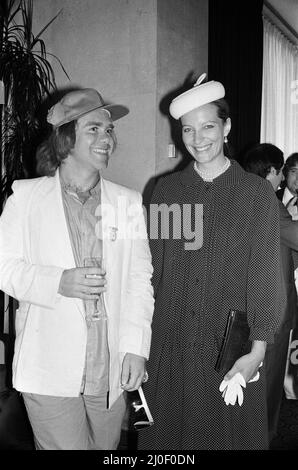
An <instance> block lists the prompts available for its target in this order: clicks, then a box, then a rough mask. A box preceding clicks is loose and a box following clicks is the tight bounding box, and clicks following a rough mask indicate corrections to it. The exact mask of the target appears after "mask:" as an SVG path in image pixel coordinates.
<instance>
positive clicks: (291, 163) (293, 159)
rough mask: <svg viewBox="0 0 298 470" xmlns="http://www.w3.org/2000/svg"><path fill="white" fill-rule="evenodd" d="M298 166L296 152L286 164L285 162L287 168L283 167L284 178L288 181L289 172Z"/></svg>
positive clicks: (297, 154)
mask: <svg viewBox="0 0 298 470" xmlns="http://www.w3.org/2000/svg"><path fill="white" fill-rule="evenodd" d="M296 165H298V153H297V152H295V153H292V154H291V155H290V156H289V157H288V158H287V159H286V162H285V166H284V167H283V170H282V172H283V174H284V177H285V178H286V179H287V176H288V173H289V170H290V169H291V168H293V167H294V166H296Z"/></svg>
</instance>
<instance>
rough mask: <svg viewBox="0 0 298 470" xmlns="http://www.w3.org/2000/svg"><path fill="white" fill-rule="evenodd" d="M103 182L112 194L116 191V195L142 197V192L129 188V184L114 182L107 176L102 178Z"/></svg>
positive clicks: (132, 197)
mask: <svg viewBox="0 0 298 470" xmlns="http://www.w3.org/2000/svg"><path fill="white" fill-rule="evenodd" d="M102 182H103V184H104V186H105V187H106V190H107V191H108V192H109V193H110V194H111V193H114V194H115V195H116V196H125V197H128V198H130V199H139V198H140V197H141V193H140V192H139V191H137V190H135V189H132V188H129V187H128V186H124V185H122V184H119V183H114V182H113V181H110V180H107V179H105V178H103V179H102Z"/></svg>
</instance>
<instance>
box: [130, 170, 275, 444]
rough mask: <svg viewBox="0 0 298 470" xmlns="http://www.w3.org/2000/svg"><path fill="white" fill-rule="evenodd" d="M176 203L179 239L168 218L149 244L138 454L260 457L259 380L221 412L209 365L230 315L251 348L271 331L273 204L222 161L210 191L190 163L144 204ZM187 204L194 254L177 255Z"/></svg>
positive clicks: (262, 404)
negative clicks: (196, 237) (247, 334)
mask: <svg viewBox="0 0 298 470" xmlns="http://www.w3.org/2000/svg"><path fill="white" fill-rule="evenodd" d="M178 202H179V204H180V205H181V208H183V207H184V208H185V207H186V206H185V205H188V206H189V207H192V209H193V210H192V217H191V218H190V217H188V218H187V217H185V220H184V224H185V226H184V230H182V238H177V236H176V235H177V226H176V227H175V224H174V222H173V218H172V222H173V223H172V227H171V230H170V237H169V239H167V240H165V239H164V240H163V239H162V238H161V237H158V238H155V239H153V238H152V237H151V240H150V243H151V251H152V257H153V266H154V277H153V283H154V288H155V294H156V304H155V312H154V316H153V325H152V327H153V331H152V346H151V354H150V358H149V362H148V372H149V378H150V379H149V381H148V382H147V383H146V384H144V392H145V395H146V398H147V400H148V403H149V407H150V409H151V412H152V414H153V418H154V422H155V424H154V425H153V426H152V427H151V428H150V429H148V430H143V431H142V432H140V434H139V449H155V450H158V449H163V450H192V449H197V450H214V449H225V450H229V449H266V448H267V447H268V438H267V417H266V398H265V377H264V372H263V371H262V370H261V374H260V380H259V381H258V382H253V383H250V384H247V387H246V389H245V390H244V403H243V405H242V406H241V407H240V406H239V405H238V404H236V405H235V406H231V405H229V406H227V405H226V404H225V403H224V400H223V398H222V396H221V393H220V392H219V390H218V389H219V385H220V383H221V381H222V379H223V375H222V374H220V373H217V372H216V371H215V370H214V365H215V362H216V357H217V354H218V351H219V347H220V344H221V339H222V336H223V333H224V328H225V324H226V320H227V315H228V312H229V309H230V308H234V309H240V310H243V311H247V316H248V322H249V325H250V329H251V339H252V340H254V339H256V340H263V341H269V342H271V341H272V340H273V335H274V332H275V331H276V330H277V328H278V324H279V316H280V312H281V309H282V308H283V305H284V293H283V291H282V289H281V287H280V286H281V285H282V284H281V282H282V281H281V277H280V276H281V274H280V273H281V269H280V241H279V212H278V202H277V199H276V197H275V194H274V191H273V189H272V188H271V186H270V184H269V183H267V182H266V181H265V180H262V179H261V178H258V177H257V176H255V175H252V174H249V173H246V172H244V171H243V170H242V168H241V167H240V166H239V165H238V163H237V162H235V161H232V165H231V166H230V168H229V169H228V170H227V171H226V172H225V173H224V174H222V175H220V176H219V177H217V178H216V179H215V180H214V181H213V182H209V183H207V182H204V181H203V180H202V179H201V177H200V176H199V175H198V174H197V173H196V172H195V171H194V169H193V164H192V163H191V164H190V165H189V166H188V167H187V168H186V169H185V170H184V171H182V172H179V173H178V172H177V173H174V174H172V175H170V176H168V177H165V178H164V179H162V180H161V181H160V182H159V183H158V185H157V187H156V189H155V192H154V195H153V198H152V203H153V204H162V203H166V204H167V205H171V204H175V203H176V204H177V203H178ZM183 204H184V206H183ZM195 204H203V245H202V247H201V248H200V249H197V250H186V249H185V242H186V241H189V240H186V237H185V234H189V233H191V230H194V227H195V226H196V224H197V228H198V221H197V220H196V216H195V210H194V207H195ZM165 220H166V218H164V221H165ZM154 223H156V221H154V220H151V224H150V227H151V228H152V227H153V226H154ZM187 224H188V226H187ZM159 227H160V230H162V229H163V230H165V227H162V224H161V226H159ZM174 229H175V230H176V232H175V231H174ZM174 234H175V236H174ZM151 235H152V232H151Z"/></svg>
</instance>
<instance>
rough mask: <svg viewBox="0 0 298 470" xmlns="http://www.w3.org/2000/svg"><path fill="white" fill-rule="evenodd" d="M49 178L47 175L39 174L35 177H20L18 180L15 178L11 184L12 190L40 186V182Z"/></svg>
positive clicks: (25, 189)
mask: <svg viewBox="0 0 298 470" xmlns="http://www.w3.org/2000/svg"><path fill="white" fill-rule="evenodd" d="M49 178H52V177H48V176H40V177H37V178H27V179H20V180H15V181H14V182H13V184H12V190H13V191H14V192H16V191H27V190H29V191H31V190H33V189H34V188H35V187H38V186H40V185H41V184H43V183H45V182H46V181H48V179H49Z"/></svg>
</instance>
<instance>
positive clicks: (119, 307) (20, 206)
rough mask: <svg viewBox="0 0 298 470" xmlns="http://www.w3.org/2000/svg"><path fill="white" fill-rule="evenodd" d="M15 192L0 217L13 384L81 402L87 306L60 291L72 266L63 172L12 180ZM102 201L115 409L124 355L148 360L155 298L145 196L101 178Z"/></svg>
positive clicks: (1, 283) (0, 265)
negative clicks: (11, 315) (11, 310)
mask: <svg viewBox="0 0 298 470" xmlns="http://www.w3.org/2000/svg"><path fill="white" fill-rule="evenodd" d="M13 191H14V193H13V194H12V195H11V196H10V197H9V198H8V200H7V202H6V205H5V208H4V211H3V213H2V216H1V218H0V289H1V290H3V291H4V292H6V293H7V294H9V295H10V296H12V297H14V298H16V299H17V300H19V309H18V311H17V312H16V340H15V352H14V360H13V386H14V387H15V388H16V389H17V390H20V391H23V392H30V393H37V394H42V395H43V394H44V395H52V396H65V397H66V396H67V397H72V396H73V397H74V396H78V395H79V392H80V386H81V381H82V374H83V368H84V362H85V349H86V340H87V331H86V322H85V313H84V307H83V301H82V300H81V299H78V298H69V297H63V296H61V295H60V294H58V293H57V291H58V287H59V283H60V279H61V275H62V272H63V270H64V269H70V268H74V267H75V261H74V257H73V254H72V249H71V243H70V239H69V234H68V228H67V223H66V219H65V215H64V208H63V201H62V195H61V187H60V181H59V172H58V171H57V172H56V175H55V176H54V177H42V178H35V179H31V180H20V181H15V182H14V184H13ZM101 198H102V199H101V203H102V206H101V207H102V224H103V231H104V234H105V235H104V240H103V256H104V259H105V264H106V266H105V268H106V273H107V274H106V278H107V292H106V293H105V294H104V298H105V305H106V309H107V315H108V343H109V351H110V389H111V390H110V406H111V405H112V404H113V402H114V401H115V400H116V399H117V398H118V396H119V395H120V394H121V392H122V389H121V388H120V373H121V364H122V360H123V357H124V355H125V353H127V352H130V353H134V354H138V355H140V356H144V357H146V358H148V356H149V350H150V342H151V320H152V314H153V306H154V300H153V291H152V286H151V281H150V279H151V276H152V265H151V255H150V251H149V246H148V240H147V238H146V234H145V233H146V229H145V221H144V215H143V212H142V206H141V195H140V194H139V193H137V192H135V191H133V190H130V189H128V188H125V187H123V186H119V185H117V184H115V183H112V182H109V181H106V180H104V179H101ZM119 205H120V206H119ZM99 220H100V218H99ZM121 232H122V234H121ZM132 232H133V234H134V235H135V236H130V235H129V233H132ZM115 234H116V239H115V236H114V235H115ZM138 234H139V235H140V236H138Z"/></svg>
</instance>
